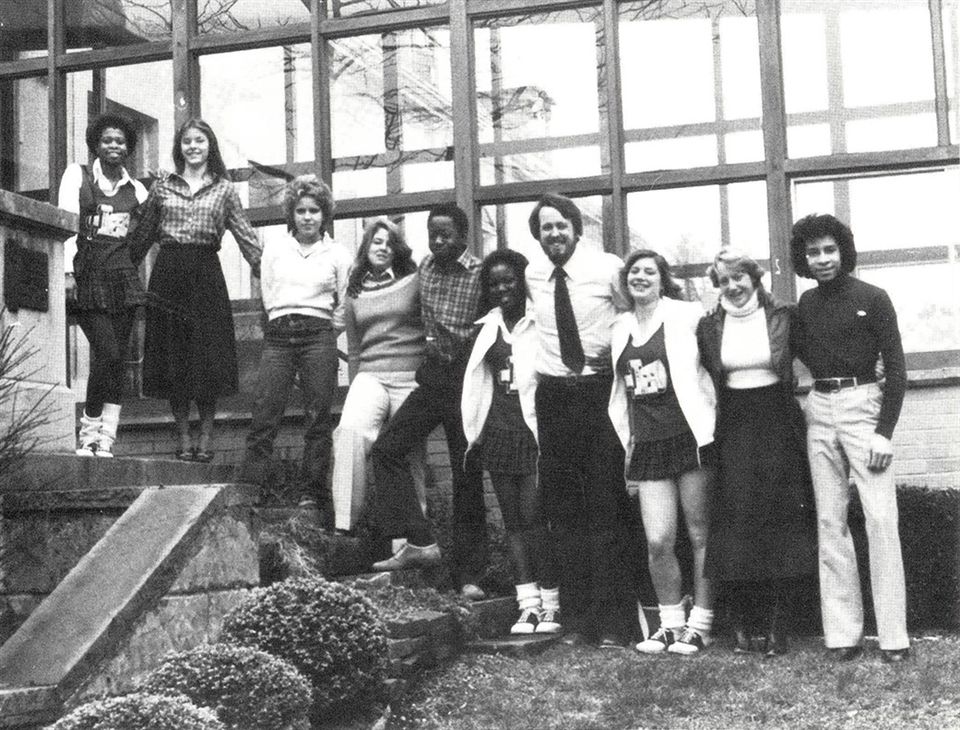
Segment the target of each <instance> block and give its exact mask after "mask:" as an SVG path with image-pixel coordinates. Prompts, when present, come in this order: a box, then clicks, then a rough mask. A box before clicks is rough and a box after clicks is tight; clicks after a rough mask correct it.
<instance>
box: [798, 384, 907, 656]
mask: <svg viewBox="0 0 960 730" xmlns="http://www.w3.org/2000/svg"><path fill="white" fill-rule="evenodd" d="M882 400H883V394H882V393H881V391H880V388H879V387H878V386H877V385H876V384H875V383H871V384H868V385H860V386H857V387H854V388H846V389H844V390H841V391H838V392H836V393H818V392H816V391H814V390H811V391H810V395H809V396H807V401H806V403H805V404H804V411H805V413H806V417H807V448H808V450H809V456H810V470H811V473H812V476H813V491H814V497H815V499H816V503H817V537H818V539H819V543H820V547H819V550H820V610H821V613H822V614H823V634H824V639H825V641H826V645H827V648H830V649H833V648H837V647H845V646H854V645H856V644H858V643H859V642H860V641H861V639H862V638H863V599H862V596H861V595H860V575H859V572H858V570H857V558H856V554H855V553H854V548H853V538H852V537H851V535H850V530H849V528H848V526H847V506H848V504H849V502H850V481H853V482H854V483H855V484H856V487H857V491H858V492H859V495H860V502H861V504H862V505H863V514H864V517H865V518H866V531H867V544H868V548H869V553H870V585H871V587H872V591H873V606H874V612H875V614H876V617H877V634H878V636H879V639H880V648H881V649H888V650H894V649H905V648H907V647H908V646H910V639H909V638H908V636H907V619H906V590H905V587H904V576H903V556H902V554H901V551H900V535H899V532H898V531H897V523H898V515H897V492H896V486H895V484H894V476H893V467H892V466H889V467H887V469H886V470H885V471H882V472H873V471H870V470H869V469H867V463H868V461H869V458H870V437H871V436H872V435H873V433H874V429H875V428H876V425H877V417H878V415H879V413H880V404H881V402H882Z"/></svg>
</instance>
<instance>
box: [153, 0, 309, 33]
mask: <svg viewBox="0 0 960 730" xmlns="http://www.w3.org/2000/svg"><path fill="white" fill-rule="evenodd" d="M148 1H149V0H148ZM309 22H310V2H309V0H306V2H305V1H304V0H269V2H264V0H199V1H198V2H197V26H198V28H199V30H200V33H237V32H242V31H247V30H260V29H262V28H278V27H283V26H287V25H294V24H296V23H309Z"/></svg>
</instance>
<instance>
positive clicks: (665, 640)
mask: <svg viewBox="0 0 960 730" xmlns="http://www.w3.org/2000/svg"><path fill="white" fill-rule="evenodd" d="M676 640H677V639H676V636H675V635H674V633H673V629H665V628H663V627H660V628H659V629H657V632H656V633H655V634H654V635H653V636H651V637H650V638H648V639H644V640H643V641H641V642H640V643H639V644H637V651H639V652H640V653H641V654H662V653H663V652H665V651H669V650H670V647H671V646H673V644H674V642H675V641H676Z"/></svg>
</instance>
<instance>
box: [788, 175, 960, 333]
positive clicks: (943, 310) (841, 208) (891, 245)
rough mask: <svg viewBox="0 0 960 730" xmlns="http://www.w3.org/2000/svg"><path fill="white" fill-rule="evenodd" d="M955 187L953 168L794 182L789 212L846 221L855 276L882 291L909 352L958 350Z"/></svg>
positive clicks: (958, 181)
mask: <svg viewBox="0 0 960 730" xmlns="http://www.w3.org/2000/svg"><path fill="white" fill-rule="evenodd" d="M958 191H960V168H958V167H952V168H948V169H945V170H931V171H922V172H916V173H907V174H899V175H890V176H876V177H864V178H837V179H835V180H816V181H811V182H798V183H797V184H796V185H795V186H794V204H793V210H794V217H795V218H800V217H802V216H804V215H807V214H809V213H833V214H834V215H836V216H837V217H838V218H840V219H841V220H844V221H849V222H850V227H851V229H852V230H853V234H854V237H855V238H856V242H857V252H858V257H857V275H858V276H861V277H862V278H863V279H864V280H866V281H870V282H873V283H876V284H877V285H878V286H882V287H883V288H884V289H886V290H887V291H888V293H889V294H890V298H891V299H892V300H893V303H894V306H895V307H896V309H897V316H898V318H899V324H900V332H901V334H902V336H903V339H904V348H905V349H906V350H908V351H910V352H924V351H932V350H948V349H960V297H958V296H957V282H958V281H960V263H958V261H957V257H956V251H957V250H958V246H960V230H958V228H957V225H956V214H955V212H954V211H955V209H956V204H955V201H956V198H957V192H958ZM878 211H882V214H878Z"/></svg>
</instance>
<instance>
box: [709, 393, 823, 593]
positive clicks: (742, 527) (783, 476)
mask: <svg viewBox="0 0 960 730" xmlns="http://www.w3.org/2000/svg"><path fill="white" fill-rule="evenodd" d="M802 418H803V415H802V413H801V412H800V409H799V406H798V405H797V402H796V401H795V400H794V398H793V396H792V395H791V394H790V393H788V392H787V391H786V390H784V389H783V387H782V386H780V385H771V386H768V387H764V388H752V389H747V390H733V389H730V388H724V389H723V390H722V391H721V393H720V411H719V418H718V422H717V436H718V439H717V442H718V446H719V462H720V467H719V469H718V474H717V481H716V487H715V490H714V492H713V495H712V499H711V510H710V530H709V534H708V538H707V564H706V571H705V572H706V574H707V575H708V576H709V577H711V578H717V579H720V580H728V581H729V580H764V579H769V578H789V577H796V576H802V575H808V574H811V573H813V572H814V571H815V570H816V567H817V541H816V521H815V520H816V511H815V507H814V502H813V489H812V485H811V481H810V469H809V465H808V463H807V457H806V446H805V444H804V442H803V438H802V433H803V428H802V420H801V421H798V420H797V419H802Z"/></svg>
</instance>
